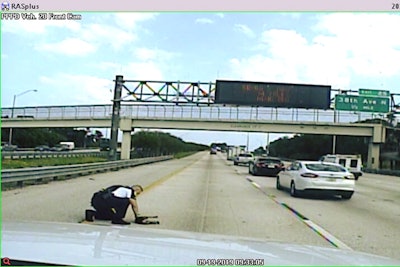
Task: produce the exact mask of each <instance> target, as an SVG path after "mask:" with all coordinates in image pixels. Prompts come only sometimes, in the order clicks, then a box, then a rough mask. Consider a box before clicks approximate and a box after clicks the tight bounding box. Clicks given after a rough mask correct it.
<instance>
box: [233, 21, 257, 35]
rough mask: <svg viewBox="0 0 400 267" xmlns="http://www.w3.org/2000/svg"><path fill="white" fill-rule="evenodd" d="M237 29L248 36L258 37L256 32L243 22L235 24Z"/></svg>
mask: <svg viewBox="0 0 400 267" xmlns="http://www.w3.org/2000/svg"><path fill="white" fill-rule="evenodd" d="M234 29H235V31H238V32H241V33H243V34H244V35H246V36H247V37H250V38H254V37H256V34H255V33H254V32H253V30H252V29H250V28H249V27H248V26H246V25H243V24H235V26H234Z"/></svg>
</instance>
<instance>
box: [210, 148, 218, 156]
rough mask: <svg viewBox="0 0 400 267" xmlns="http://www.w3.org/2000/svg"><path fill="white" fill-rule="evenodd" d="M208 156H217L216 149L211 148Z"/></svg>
mask: <svg viewBox="0 0 400 267" xmlns="http://www.w3.org/2000/svg"><path fill="white" fill-rule="evenodd" d="M210 154H211V155H215V154H217V149H216V148H214V147H212V148H211V149H210Z"/></svg>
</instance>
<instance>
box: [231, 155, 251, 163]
mask: <svg viewBox="0 0 400 267" xmlns="http://www.w3.org/2000/svg"><path fill="white" fill-rule="evenodd" d="M253 157H254V156H253V154H251V153H240V154H239V155H237V156H236V157H235V158H234V159H233V164H234V165H240V164H243V165H249V162H250V161H252V160H253Z"/></svg>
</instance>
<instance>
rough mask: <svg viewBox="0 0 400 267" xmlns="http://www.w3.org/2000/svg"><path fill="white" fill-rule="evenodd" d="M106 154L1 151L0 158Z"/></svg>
mask: <svg viewBox="0 0 400 267" xmlns="http://www.w3.org/2000/svg"><path fill="white" fill-rule="evenodd" d="M107 155H108V152H107V151H88V152H70V151H68V152H49V151H45V152H19V151H16V152H13V151H2V152H1V158H2V159H40V158H76V157H104V158H106V157H107Z"/></svg>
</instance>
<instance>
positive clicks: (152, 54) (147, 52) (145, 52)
mask: <svg viewBox="0 0 400 267" xmlns="http://www.w3.org/2000/svg"><path fill="white" fill-rule="evenodd" d="M134 55H135V56H136V57H137V58H138V59H139V60H141V61H149V60H157V61H167V60H171V59H172V58H173V57H174V55H175V54H174V53H171V52H167V51H164V50H160V49H150V48H145V47H142V48H137V49H135V51H134Z"/></svg>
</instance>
